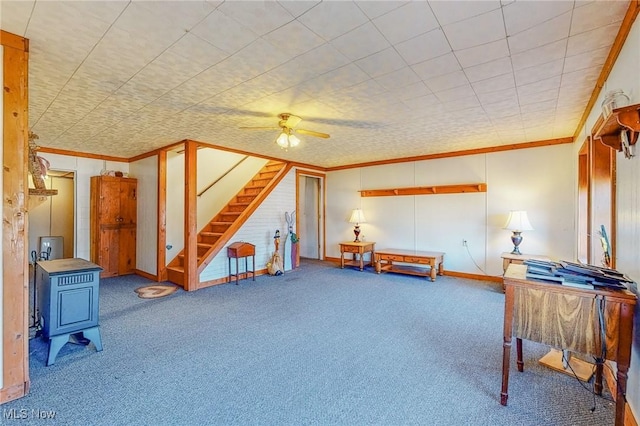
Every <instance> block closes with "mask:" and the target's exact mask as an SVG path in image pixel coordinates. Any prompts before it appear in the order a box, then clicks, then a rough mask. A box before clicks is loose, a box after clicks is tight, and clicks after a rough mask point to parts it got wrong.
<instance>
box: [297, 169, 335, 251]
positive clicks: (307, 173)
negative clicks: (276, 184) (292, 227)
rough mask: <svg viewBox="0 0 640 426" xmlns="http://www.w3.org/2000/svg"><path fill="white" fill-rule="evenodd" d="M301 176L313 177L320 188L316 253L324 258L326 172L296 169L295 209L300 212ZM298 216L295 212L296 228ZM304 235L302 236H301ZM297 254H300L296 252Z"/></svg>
mask: <svg viewBox="0 0 640 426" xmlns="http://www.w3.org/2000/svg"><path fill="white" fill-rule="evenodd" d="M302 177H313V178H316V179H318V180H319V183H320V188H319V190H318V198H319V199H318V206H319V207H320V208H319V210H320V211H319V217H318V227H319V231H318V240H319V241H318V244H319V248H318V254H319V256H320V260H324V259H325V258H326V257H327V256H326V254H327V253H326V244H325V241H326V227H325V224H326V223H325V214H326V199H327V189H326V185H325V182H326V174H325V173H319V172H314V171H310V170H300V169H296V211H297V212H300V179H301V178H302ZM300 217H301V213H298V214H296V230H299V229H300ZM303 237H304V236H303ZM298 256H300V255H299V254H298Z"/></svg>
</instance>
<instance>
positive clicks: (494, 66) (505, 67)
mask: <svg viewBox="0 0 640 426" xmlns="http://www.w3.org/2000/svg"><path fill="white" fill-rule="evenodd" d="M464 72H465V74H466V75H467V78H468V79H469V81H470V82H472V83H475V82H477V81H481V80H486V79H488V78H493V77H497V76H499V75H502V74H507V73H511V72H512V68H511V59H510V58H501V59H496V60H495V61H491V62H487V63H484V64H481V65H476V66H473V67H469V68H465V69H464Z"/></svg>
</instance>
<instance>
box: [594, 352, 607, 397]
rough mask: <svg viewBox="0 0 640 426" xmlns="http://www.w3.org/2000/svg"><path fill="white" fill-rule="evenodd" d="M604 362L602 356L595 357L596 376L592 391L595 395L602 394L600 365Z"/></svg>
mask: <svg viewBox="0 0 640 426" xmlns="http://www.w3.org/2000/svg"><path fill="white" fill-rule="evenodd" d="M604 363H605V360H603V359H602V358H597V359H596V378H595V379H594V383H593V391H594V392H595V393H596V395H600V396H602V370H603V368H602V367H603V365H604Z"/></svg>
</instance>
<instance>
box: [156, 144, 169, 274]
mask: <svg viewBox="0 0 640 426" xmlns="http://www.w3.org/2000/svg"><path fill="white" fill-rule="evenodd" d="M166 245H167V151H165V150H161V151H158V254H157V265H156V276H157V277H158V281H166V280H167V252H166V250H165V247H166Z"/></svg>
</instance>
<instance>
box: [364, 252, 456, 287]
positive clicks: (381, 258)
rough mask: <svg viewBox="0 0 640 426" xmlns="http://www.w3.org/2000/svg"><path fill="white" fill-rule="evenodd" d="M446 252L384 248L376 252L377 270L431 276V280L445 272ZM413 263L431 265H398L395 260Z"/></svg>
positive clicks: (378, 271)
mask: <svg viewBox="0 0 640 426" xmlns="http://www.w3.org/2000/svg"><path fill="white" fill-rule="evenodd" d="M443 258H444V253H442V252H439V251H418V250H401V249H384V250H379V251H377V252H376V254H375V263H376V272H377V273H378V274H379V273H380V272H383V271H387V272H396V273H398V274H409V275H419V276H421V277H431V281H435V280H436V267H437V274H438V275H442V273H443V267H442V263H443ZM394 261H395V262H401V263H413V264H417V265H429V269H426V268H423V267H420V266H418V267H413V266H409V265H396V264H394V263H393V262H394Z"/></svg>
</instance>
